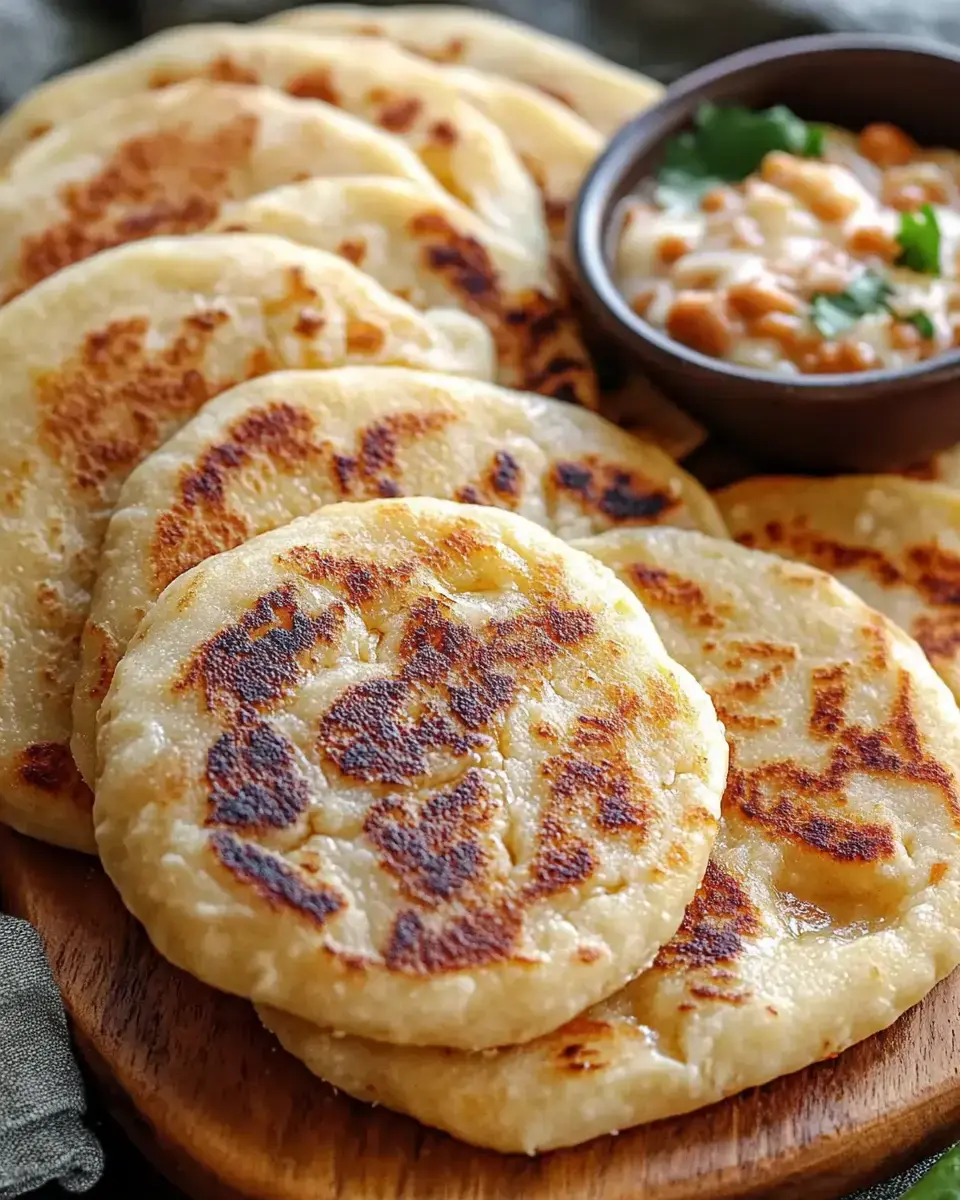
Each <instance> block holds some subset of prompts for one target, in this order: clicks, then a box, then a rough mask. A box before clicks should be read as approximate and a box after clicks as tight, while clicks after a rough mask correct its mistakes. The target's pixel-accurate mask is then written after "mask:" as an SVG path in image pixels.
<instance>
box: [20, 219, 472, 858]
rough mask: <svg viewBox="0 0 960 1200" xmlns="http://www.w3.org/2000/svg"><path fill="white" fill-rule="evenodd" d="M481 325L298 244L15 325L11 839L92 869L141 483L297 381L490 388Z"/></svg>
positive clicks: (30, 315) (110, 272)
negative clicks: (337, 374) (86, 709)
mask: <svg viewBox="0 0 960 1200" xmlns="http://www.w3.org/2000/svg"><path fill="white" fill-rule="evenodd" d="M491 349H492V348H491V346H490V339H489V335H488V334H487V331H486V330H485V329H484V328H483V326H482V325H480V324H479V322H476V321H474V320H473V319H472V318H471V317H468V316H467V315H466V314H464V313H457V312H452V311H450V310H443V311H441V312H438V313H436V314H421V313H419V312H417V311H416V310H415V309H413V308H411V307H410V306H409V305H407V304H404V303H403V301H401V300H398V299H397V298H396V297H395V296H391V295H390V294H389V293H388V292H386V291H384V289H383V288H381V287H380V286H379V285H378V284H377V283H375V282H374V281H373V280H372V279H370V278H369V277H368V276H366V275H364V274H363V273H362V272H361V271H358V270H357V268H356V267H353V266H351V265H350V264H349V263H347V262H345V261H344V260H343V259H340V258H337V257H335V256H333V255H328V254H324V253H323V252H322V251H319V250H311V249H308V248H306V247H302V246H295V245H294V244H293V243H291V242H286V241H284V240H283V239H281V238H268V237H253V236H244V235H240V234H235V235H230V236H220V237H207V236H205V235H199V236H196V237H191V238H169V239H166V238H156V239H153V240H150V241H146V242H139V243H137V244H135V245H133V246H123V247H121V248H120V249H117V250H108V251H105V252H104V253H103V254H100V255H96V256H95V257H94V258H91V259H89V260H88V261H87V262H85V263H81V264H80V265H79V266H76V267H70V268H68V269H67V270H66V271H62V272H60V274H58V275H55V276H53V278H51V279H48V280H46V281H45V282H44V283H41V284H39V285H38V286H37V287H35V288H32V289H31V290H30V291H29V292H26V293H24V295H22V296H20V297H19V298H18V299H16V300H14V301H13V302H12V303H10V304H8V305H7V306H6V307H5V308H4V309H2V310H0V380H2V391H0V417H2V424H3V430H4V436H3V439H2V443H0V480H2V481H3V485H2V490H0V658H2V661H3V664H4V671H3V674H2V676H0V819H2V820H4V821H6V822H7V823H8V824H11V825H13V826H14V827H15V828H17V829H20V830H21V831H23V832H24V833H29V834H33V835H34V836H36V837H43V838H46V839H49V840H51V841H55V842H59V843H60V844H63V845H68V846H74V847H76V848H78V849H92V848H93V844H92V838H91V836H90V803H91V798H90V795H89V793H88V791H87V789H86V788H85V787H83V785H82V784H81V781H80V776H79V775H78V773H77V771H76V769H75V767H74V764H73V760H72V759H71V757H70V753H69V750H68V747H67V742H68V740H69V737H70V727H71V718H70V704H71V698H72V693H73V685H74V682H75V678H76V668H77V655H78V648H79V637H80V631H81V629H82V628H83V622H84V619H85V618H86V615H87V608H88V605H89V600H90V588H91V586H92V584H93V580H94V576H95V573H96V566H97V556H98V552H99V549H100V542H101V539H102V537H103V533H104V531H105V529H106V524H107V520H108V518H109V516H110V513H111V511H112V509H113V505H114V502H115V500H116V498H117V495H118V494H119V491H120V487H121V485H122V483H123V481H124V479H125V478H126V476H127V475H128V474H129V473H130V471H131V470H132V469H133V468H134V467H135V466H136V465H137V463H138V462H139V461H140V460H141V459H143V458H144V457H145V456H146V455H147V454H149V453H150V452H151V451H152V450H153V449H155V448H156V447H157V446H158V445H159V444H160V443H161V442H163V441H164V440H165V438H166V437H168V436H169V435H170V434H171V433H173V432H174V430H175V429H177V428H178V427H179V426H180V425H182V424H183V423H184V422H185V421H186V420H188V419H189V418H190V417H191V416H192V415H193V414H194V413H195V412H196V411H197V409H198V408H200V406H201V405H202V404H204V403H205V402H206V401H207V400H209V399H210V398H212V397H213V396H215V395H216V394H217V393H218V392H221V391H224V390H226V389H227V388H228V387H230V386H232V385H233V384H235V383H237V382H239V381H241V380H243V379H248V378H252V377H254V376H256V375H262V374H265V373H266V372H268V371H271V370H274V369H275V368H278V367H284V366H287V367H311V368H313V367H328V366H341V365H343V364H344V363H347V362H354V363H383V364H391V363H403V364H406V365H409V366H417V367H423V368H427V369H430V368H435V369H438V370H450V371H456V372H461V373H473V374H475V375H479V376H484V375H487V376H489V373H490V368H491V365H492V353H491Z"/></svg>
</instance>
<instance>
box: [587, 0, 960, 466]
mask: <svg viewBox="0 0 960 1200" xmlns="http://www.w3.org/2000/svg"><path fill="white" fill-rule="evenodd" d="M958 2H960V0H958ZM957 95H960V51H957V50H952V49H950V48H949V47H942V46H939V45H935V44H933V43H929V42H922V41H916V40H912V39H909V38H889V37H880V36H868V35H846V34H837V35H830V34H828V35H825V36H821V37H805V38H793V39H791V40H789V41H784V42H773V43H771V44H769V45H766V46H758V47H757V48H755V49H753V50H748V51H745V52H744V53H742V54H735V55H733V56H732V57H730V58H725V59H722V60H721V61H720V62H717V63H714V64H712V65H711V66H709V67H704V68H703V69H702V70H699V71H695V72H694V73H693V74H691V75H687V76H686V77H685V78H684V79H682V80H680V82H679V83H677V84H676V85H675V86H674V87H672V88H671V89H670V90H669V91H668V92H667V95H666V96H665V97H664V99H663V100H662V101H661V102H660V103H659V104H658V105H656V106H655V107H654V108H651V109H648V110H647V111H646V112H644V113H642V114H641V115H640V116H639V117H637V118H635V119H634V120H633V121H631V122H630V123H629V124H628V125H625V126H624V128H623V129H621V130H620V132H619V133H617V135H616V136H615V137H614V138H613V140H612V142H611V143H610V145H609V147H608V148H607V150H606V151H605V153H604V154H603V155H602V156H601V157H600V158H599V159H598V160H597V162H596V164H595V165H594V167H593V169H592V171H591V172H590V174H589V176H588V177H587V179H586V181H585V182H584V185H583V188H582V190H581V192H580V197H579V199H578V202H577V205H576V208H575V211H574V216H573V221H572V224H571V230H572V234H571V237H572V251H573V261H574V266H575V270H576V272H577V275H578V276H579V281H580V285H581V288H582V291H583V298H584V303H585V305H586V307H587V309H588V311H589V313H590V314H591V315H592V317H593V319H594V320H595V321H596V323H597V324H598V325H599V327H600V328H601V329H602V330H604V331H605V332H607V333H608V334H611V335H612V336H613V337H614V338H615V339H616V340H617V341H618V342H620V343H621V344H622V345H623V346H624V347H625V350H626V353H627V354H628V356H629V357H630V359H631V360H632V361H633V362H634V363H636V364H637V365H638V366H639V367H640V368H641V369H642V370H643V371H644V372H645V373H646V374H647V375H648V376H649V377H650V378H652V379H653V380H654V382H656V383H658V384H659V385H660V386H661V387H662V388H663V390H664V391H665V392H666V393H667V394H668V395H669V396H671V397H672V398H673V399H674V400H675V401H676V402H677V403H678V404H680V405H681V406H682V407H683V408H685V409H686V410H687V411H688V412H689V413H691V414H692V415H693V416H694V417H696V418H697V419H698V420H699V421H701V422H702V423H703V424H704V425H705V426H706V427H707V428H708V429H710V430H712V431H713V432H715V433H716V434H718V435H719V436H720V437H722V438H724V439H725V440H727V441H728V442H730V443H731V444H732V445H733V446H735V447H737V448H738V449H739V450H741V451H744V452H746V453H748V454H750V455H752V456H754V457H756V458H758V459H759V460H760V461H762V462H763V464H764V465H765V466H783V467H791V468H793V469H797V470H804V471H845V470H851V471H884V470H891V469H895V468H897V467H904V466H909V465H911V464H913V463H917V462H919V461H921V460H922V459H925V458H927V457H929V456H930V455H931V454H934V453H936V451H938V450H942V449H945V448H946V447H947V446H951V445H953V444H955V443H956V442H958V441H960V352H958V351H951V352H949V353H947V354H943V355H940V356H939V357H936V358H932V359H929V360H927V361H926V362H923V363H918V364H917V365H915V366H911V367H906V368H903V369H901V370H884V371H865V372H862V373H858V374H852V375H800V376H793V377H790V378H784V377H783V376H776V375H773V374H772V373H768V372H764V371H759V370H754V369H752V368H748V367H739V366H736V365H734V364H732V363H727V362H722V361H720V360H718V359H714V358H709V357H707V356H706V355H703V354H700V353H698V352H697V351H695V350H691V349H689V348H688V347H686V346H684V345H682V344H680V343H679V342H675V341H674V340H673V339H672V338H670V337H668V336H667V335H666V334H665V333H662V332H660V331H659V330H657V329H655V328H653V327H652V326H651V325H648V324H647V323H646V322H645V321H644V320H643V319H642V318H640V317H638V316H637V315H636V314H635V313H634V312H633V311H632V310H631V308H630V307H629V305H628V304H627V303H626V301H625V300H624V299H623V297H622V296H621V295H620V292H619V291H618V289H617V286H616V284H615V283H614V281H613V278H612V276H611V269H610V264H611V262H612V252H613V250H614V249H615V242H616V236H617V229H616V228H615V223H616V210H617V208H618V205H619V202H620V201H621V200H622V199H623V197H624V196H626V195H628V194H629V193H631V192H633V191H635V190H636V188H637V186H638V185H639V184H640V182H641V181H642V180H644V179H647V178H649V177H650V176H651V175H652V174H654V173H655V171H656V170H657V168H658V166H659V165H660V160H661V155H662V148H663V144H664V142H665V140H666V139H667V138H669V137H671V136H673V135H674V134H676V133H677V132H679V131H681V130H682V129H683V128H685V127H686V126H688V125H689V124H690V122H691V119H692V117H693V115H694V113H695V112H696V109H697V107H698V106H699V105H700V104H701V102H702V101H704V100H713V101H716V102H720V103H740V104H745V105H748V106H749V107H752V108H767V107H769V106H770V105H773V104H786V105H788V106H789V107H790V108H791V109H793V111H794V112H796V113H797V114H798V115H799V116H801V117H805V118H807V119H809V120H815V121H826V122H830V123H832V124H835V125H839V126H842V127H845V128H847V129H852V130H858V129H861V128H862V127H863V126H864V125H867V124H869V123H870V122H871V121H890V122H892V123H894V124H896V125H899V126H901V127H902V128H903V129H905V130H906V131H907V132H908V133H909V134H911V135H912V136H913V137H914V138H915V139H916V140H917V141H918V142H919V143H920V144H921V145H923V146H947V147H951V148H956V149H960V117H958V116H957V109H956V108H955V100H956V97H957Z"/></svg>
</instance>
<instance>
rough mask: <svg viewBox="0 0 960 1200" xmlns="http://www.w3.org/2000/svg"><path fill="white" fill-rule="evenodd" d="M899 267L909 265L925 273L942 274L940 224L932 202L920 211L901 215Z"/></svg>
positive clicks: (898, 235) (898, 236) (912, 269)
mask: <svg viewBox="0 0 960 1200" xmlns="http://www.w3.org/2000/svg"><path fill="white" fill-rule="evenodd" d="M897 241H898V242H899V243H900V257H899V258H898V259H897V266H898V267H909V268H910V270H911V271H919V272H920V273H921V274H923V275H939V274H940V226H939V225H938V224H937V214H936V213H935V212H934V210H933V206H932V205H930V204H924V206H923V207H922V208H921V209H920V210H919V211H918V212H905V213H903V214H902V215H901V217H900V232H899V233H898V234H897Z"/></svg>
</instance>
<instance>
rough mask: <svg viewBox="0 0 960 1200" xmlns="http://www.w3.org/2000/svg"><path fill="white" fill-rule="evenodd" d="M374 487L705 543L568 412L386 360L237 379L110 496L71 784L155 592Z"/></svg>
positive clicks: (651, 485) (689, 502)
mask: <svg viewBox="0 0 960 1200" xmlns="http://www.w3.org/2000/svg"><path fill="white" fill-rule="evenodd" d="M384 495H413V496H437V497H441V498H446V499H450V500H459V501H462V502H465V503H470V504H488V505H494V506H496V507H499V508H507V509H511V510H513V511H514V512H517V513H519V514H520V515H521V516H524V517H527V518H529V519H531V520H533V521H536V522H537V523H538V524H539V525H543V526H544V527H546V528H547V529H549V530H551V532H553V533H555V534H558V535H559V536H560V537H563V538H571V537H582V536H584V535H586V534H590V533H597V532H600V531H601V530H605V529H609V528H612V527H617V526H626V525H637V524H655V523H659V522H670V523H675V524H678V525H685V526H692V527H694V528H699V529H705V530H708V531H710V532H715V533H719V534H721V535H722V533H723V525H722V523H721V522H720V520H719V517H718V516H717V512H716V509H715V508H714V506H713V503H712V501H711V500H710V498H709V496H707V494H706V493H705V492H704V491H703V490H702V489H701V488H700V486H699V485H698V484H697V483H696V481H695V480H693V479H691V478H690V477H689V476H688V475H685V474H684V473H683V472H682V471H681V470H680V469H679V468H678V467H677V466H676V464H675V463H673V462H672V461H671V460H670V459H668V458H667V457H666V456H665V455H664V454H663V453H661V452H660V451H659V450H657V449H656V448H655V447H653V446H651V445H649V444H648V443H644V442H641V441H639V440H638V439H636V438H633V437H631V436H630V435H629V434H626V433H623V432H622V431H621V430H619V429H617V428H616V427H615V426H612V425H610V424H608V423H607V422H606V421H604V420H603V419H602V418H600V417H597V416H594V415H592V414H590V413H586V412H583V411H582V410H580V409H576V408H573V407H572V406H570V405H566V404H559V403H557V402H556V401H553V400H544V399H542V398H541V397H538V396H531V395H525V394H523V393H519V392H508V391H504V390H503V389H501V388H497V387H494V386H492V385H490V384H485V383H475V382H473V381H469V380H463V379H452V378H450V377H449V376H440V375H428V374H422V373H419V372H414V371H407V370H401V369H391V368H387V367H371V368H366V367H345V368H343V369H342V370H339V371H322V372H320V371H312V372H300V371H292V372H281V373H277V374H273V375H270V376H268V377H266V378H263V379H257V380H254V381H253V382H250V383H246V384H242V385H241V386H240V387H237V388H234V389H232V390H231V391H230V392H227V393H225V394H224V395H222V396H220V397H218V398H217V399H216V400H213V401H211V402H210V403H209V404H207V405H206V406H205V407H204V409H203V411H202V412H201V413H199V414H198V415H197V416H196V417H194V419H193V420H192V421H190V422H189V423H188V424H187V425H186V426H184V428H183V429H181V430H180V432H179V433H177V434H175V435H174V437H172V438H171V439H170V440H169V441H168V442H167V443H166V444H165V445H164V446H163V447H162V448H161V449H160V450H157V451H156V452H155V453H154V454H152V455H151V456H150V457H149V458H148V459H147V460H146V461H145V462H143V463H141V465H140V466H139V467H138V468H137V469H136V470H135V471H134V472H133V474H132V475H131V476H130V478H129V479H128V480H127V482H126V483H125V484H124V486H123V490H122V492H121V493H120V498H119V500H118V502H117V510H116V512H115V513H114V516H113V518H112V520H111V522H110V526H109V529H108V531H107V536H106V540H105V542H104V549H103V554H102V557H101V561H100V572H99V577H98V579H97V584H96V587H95V589H94V595H93V602H92V604H91V607H90V617H89V619H88V621H87V624H86V627H85V629H84V632H83V639H82V642H81V653H80V672H79V678H78V681H77V686H76V692H75V694H74V705H73V727H74V734H73V740H72V743H71V747H72V750H73V754H74V758H75V759H76V761H77V763H78V765H79V767H80V771H81V773H82V774H83V776H84V778H85V779H86V780H87V782H88V783H90V784H91V786H92V785H93V780H94V774H95V757H96V756H95V739H96V717H97V712H98V711H99V708H100V704H101V702H102V700H103V697H104V696H105V695H106V692H107V689H108V688H109V686H110V682H111V680H112V678H113V672H114V669H115V667H116V664H117V662H118V661H119V660H120V658H121V656H122V654H123V652H124V651H125V650H126V647H127V645H128V644H129V642H130V639H131V638H132V636H133V634H134V633H135V632H136V628H137V625H138V623H139V622H140V620H141V618H142V617H143V616H144V614H145V613H146V612H147V611H149V609H150V608H151V607H152V605H153V604H154V603H155V601H156V599H157V597H158V595H159V594H160V592H161V591H162V590H163V588H164V587H166V586H167V584H169V583H170V582H171V581H172V580H174V579H176V578H177V577H178V576H179V575H181V574H182V573H183V572H184V571H186V570H188V569H189V568H190V567H193V566H195V565H196V564H197V563H199V562H202V561H203V560H204V559H206V558H207V557H209V556H210V555H211V554H216V553H219V552H220V551H223V550H228V549H231V548H232V547H234V546H237V545H240V544H241V543H242V542H244V541H246V540H247V539H249V538H251V537H254V536H255V535H256V534H259V533H264V532H266V531H267V530H269V529H273V528H276V527H277V526H278V525H282V524H284V523H285V522H286V521H290V520H292V519H293V518H294V517H300V516H305V515H306V514H308V513H310V512H312V511H313V510H314V509H315V508H317V507H318V506H319V505H321V504H328V503H332V502H334V501H338V500H368V499H374V498H376V497H378V496H384Z"/></svg>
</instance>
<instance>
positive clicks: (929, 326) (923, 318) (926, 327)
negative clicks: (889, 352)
mask: <svg viewBox="0 0 960 1200" xmlns="http://www.w3.org/2000/svg"><path fill="white" fill-rule="evenodd" d="M900 319H901V321H906V323H907V324H908V325H912V326H913V327H914V328H915V329H916V330H918V331H919V333H920V336H921V337H924V338H932V337H933V336H934V334H935V333H936V332H937V330H936V327H935V326H934V324H933V321H932V320H931V319H930V317H929V316H928V315H927V314H926V313H925V312H922V311H921V310H920V309H919V308H918V309H917V311H916V312H912V313H909V314H908V315H907V316H905V317H901V318H900Z"/></svg>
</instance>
